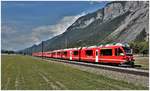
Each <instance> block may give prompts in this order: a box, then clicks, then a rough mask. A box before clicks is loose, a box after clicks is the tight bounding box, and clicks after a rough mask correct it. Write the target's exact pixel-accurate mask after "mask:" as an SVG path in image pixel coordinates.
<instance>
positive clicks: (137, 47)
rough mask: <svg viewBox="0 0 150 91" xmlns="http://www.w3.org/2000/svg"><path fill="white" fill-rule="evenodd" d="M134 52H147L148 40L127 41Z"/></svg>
mask: <svg viewBox="0 0 150 91" xmlns="http://www.w3.org/2000/svg"><path fill="white" fill-rule="evenodd" d="M129 44H130V46H131V48H132V49H133V53H134V54H143V55H145V54H149V42H147V41H132V42H130V43H129Z"/></svg>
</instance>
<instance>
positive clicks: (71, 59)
mask: <svg viewBox="0 0 150 91" xmlns="http://www.w3.org/2000/svg"><path fill="white" fill-rule="evenodd" d="M70 60H72V51H70Z"/></svg>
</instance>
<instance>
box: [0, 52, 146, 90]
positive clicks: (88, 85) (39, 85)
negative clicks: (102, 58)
mask: <svg viewBox="0 0 150 91" xmlns="http://www.w3.org/2000/svg"><path fill="white" fill-rule="evenodd" d="M1 65H2V71H1V80H2V81H1V89H3V90H6V89H9V90H11V89H22V90H25V89H28V90H31V89H35V90H38V89H39V90H42V89H44V90H46V89H49V90H51V89H57V90H59V89H65V90H67V89H69V90H74V89H76V90H78V89H81V90H84V89H85V90H88V89H91V90H92V89H93V90H96V89H100V90H102V89H106V90H109V89H113V90H116V89H123V90H126V89H148V87H142V86H135V85H134V84H130V83H127V82H124V81H118V80H114V79H111V78H107V77H104V76H101V75H96V74H92V73H88V72H84V71H80V70H78V69H74V68H72V67H69V66H67V65H62V64H59V63H54V62H45V61H42V60H38V59H34V58H32V57H29V56H20V55H2V61H1Z"/></svg>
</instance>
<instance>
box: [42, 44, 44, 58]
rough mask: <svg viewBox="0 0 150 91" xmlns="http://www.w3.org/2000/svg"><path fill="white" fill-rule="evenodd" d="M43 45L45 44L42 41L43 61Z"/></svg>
mask: <svg viewBox="0 0 150 91" xmlns="http://www.w3.org/2000/svg"><path fill="white" fill-rule="evenodd" d="M43 44H44V43H43V41H42V59H43Z"/></svg>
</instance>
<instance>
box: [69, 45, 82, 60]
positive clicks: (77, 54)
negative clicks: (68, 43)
mask: <svg viewBox="0 0 150 91" xmlns="http://www.w3.org/2000/svg"><path fill="white" fill-rule="evenodd" d="M81 49H82V48H72V60H75V61H79V60H80V58H81V57H80V55H81V54H80V53H81ZM70 59H71V58H70Z"/></svg>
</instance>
